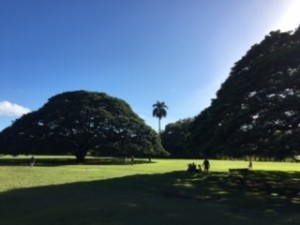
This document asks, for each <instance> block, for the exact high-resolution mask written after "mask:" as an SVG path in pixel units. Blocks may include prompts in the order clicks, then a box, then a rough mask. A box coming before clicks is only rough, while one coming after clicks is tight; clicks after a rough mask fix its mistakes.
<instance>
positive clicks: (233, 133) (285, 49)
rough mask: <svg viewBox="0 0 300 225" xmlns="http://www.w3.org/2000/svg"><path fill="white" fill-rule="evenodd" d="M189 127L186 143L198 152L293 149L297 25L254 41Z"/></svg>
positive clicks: (272, 153)
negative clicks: (258, 42) (257, 42)
mask: <svg viewBox="0 0 300 225" xmlns="http://www.w3.org/2000/svg"><path fill="white" fill-rule="evenodd" d="M191 127H192V128H191V131H190V132H191V139H190V140H189V142H190V143H191V145H193V149H194V151H195V152H198V154H199V155H203V156H221V155H229V156H233V157H241V156H247V155H248V156H249V155H250V156H263V157H268V158H276V159H283V158H286V157H290V156H293V155H297V154H299V153H300V142H299V135H300V27H299V28H298V30H296V31H295V32H294V33H289V32H284V33H281V32H279V31H275V32H271V33H270V34H269V35H267V36H266V37H265V39H264V40H263V41H262V42H261V43H260V44H256V45H254V46H253V47H252V48H251V49H250V50H249V51H248V52H247V54H246V55H245V56H244V57H243V58H242V59H241V60H240V61H238V62H237V63H236V64H235V66H234V67H233V68H232V70H231V73H230V76H229V77H228V79H227V80H226V81H225V82H224V83H223V85H222V87H221V89H220V90H219V91H218V92H217V98H216V99H214V100H213V101H212V104H211V106H210V107H208V108H207V109H205V110H204V111H203V112H202V113H201V114H199V115H198V116H197V117H196V118H195V121H194V122H193V123H192V125H191Z"/></svg>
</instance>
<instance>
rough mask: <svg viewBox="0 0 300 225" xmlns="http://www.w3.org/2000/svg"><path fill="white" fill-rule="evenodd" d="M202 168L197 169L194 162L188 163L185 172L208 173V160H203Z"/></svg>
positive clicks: (199, 166)
mask: <svg viewBox="0 0 300 225" xmlns="http://www.w3.org/2000/svg"><path fill="white" fill-rule="evenodd" d="M202 166H203V170H202ZM202 166H201V165H198V168H197V165H196V164H195V163H194V162H193V163H189V164H188V169H187V171H188V172H198V173H202V172H204V173H208V171H209V168H210V164H209V161H208V159H204V161H203V163H202Z"/></svg>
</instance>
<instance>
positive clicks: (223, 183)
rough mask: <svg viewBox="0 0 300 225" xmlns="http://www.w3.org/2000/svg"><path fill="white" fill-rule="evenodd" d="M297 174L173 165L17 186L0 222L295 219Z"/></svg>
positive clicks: (53, 224) (4, 199)
mask: <svg viewBox="0 0 300 225" xmlns="http://www.w3.org/2000/svg"><path fill="white" fill-rule="evenodd" d="M299 179H300V173H299V172H297V173H282V172H253V173H251V174H249V175H247V177H244V176H239V175H236V176H229V175H228V174H227V173H211V174H209V175H200V174H189V173H186V172H172V173H166V174H156V175H134V176H128V177H122V178H115V179H109V180H99V181H91V182H78V183H71V184H64V185H54V186H46V187H35V188H28V189H19V190H18V189H16V190H11V191H8V192H4V193H0V218H1V225H20V224H30V225H41V224H43V225H60V224H64V225H66V224H72V225H76V224H78V225H79V224H80V225H94V224H101V225H106V224H107V225H134V224H137V225H140V224H143V225H150V224H155V225H166V224H172V225H182V224H185V223H190V224H211V225H214V224H216V225H217V224H218V225H219V224H235V225H248V224H249V225H250V224H251V225H252V224H255V225H260V224H261V225H265V224H272V225H296V224H299V222H300V217H299V215H298V212H299V207H300V196H299ZM275 193H276V194H275Z"/></svg>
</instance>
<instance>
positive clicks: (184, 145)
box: [161, 118, 193, 157]
mask: <svg viewBox="0 0 300 225" xmlns="http://www.w3.org/2000/svg"><path fill="white" fill-rule="evenodd" d="M192 121H193V119H190V118H189V119H184V120H179V121H177V122H175V123H170V124H168V125H167V126H166V128H165V130H164V131H163V132H162V133H161V141H162V145H163V147H164V148H165V149H166V150H167V151H168V152H169V153H170V154H171V155H172V156H173V157H188V156H193V153H192V152H189V151H188V150H189V143H188V142H187V140H188V136H189V129H190V124H191V122H192Z"/></svg>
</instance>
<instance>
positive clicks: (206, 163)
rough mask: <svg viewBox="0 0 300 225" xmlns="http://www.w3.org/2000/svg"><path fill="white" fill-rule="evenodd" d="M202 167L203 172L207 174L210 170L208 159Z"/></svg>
mask: <svg viewBox="0 0 300 225" xmlns="http://www.w3.org/2000/svg"><path fill="white" fill-rule="evenodd" d="M203 167H204V172H205V173H208V171H209V168H210V164H209V161H208V159H204V161H203Z"/></svg>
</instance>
